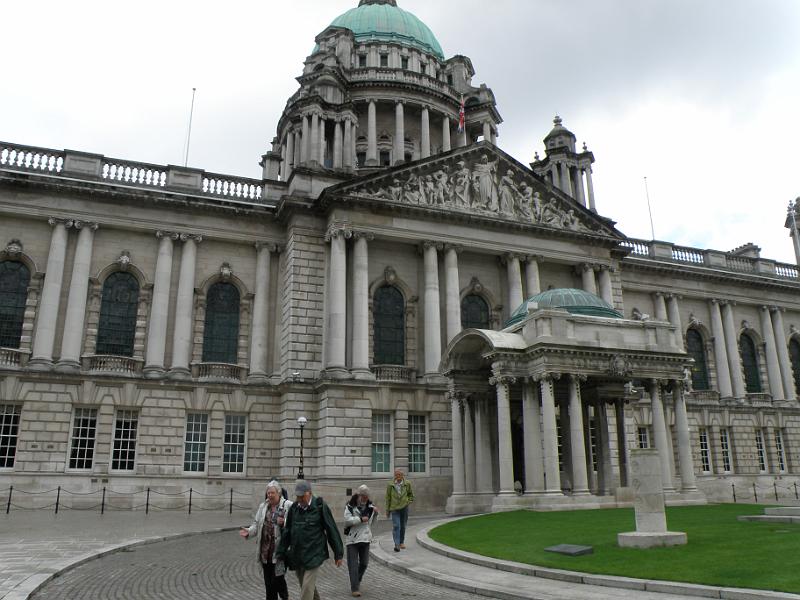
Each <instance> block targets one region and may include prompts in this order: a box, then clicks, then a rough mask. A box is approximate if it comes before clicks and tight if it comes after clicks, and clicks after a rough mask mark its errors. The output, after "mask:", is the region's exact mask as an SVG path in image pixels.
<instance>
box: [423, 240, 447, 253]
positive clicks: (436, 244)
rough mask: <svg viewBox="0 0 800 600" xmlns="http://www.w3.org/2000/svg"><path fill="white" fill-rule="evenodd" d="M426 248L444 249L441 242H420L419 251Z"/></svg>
mask: <svg viewBox="0 0 800 600" xmlns="http://www.w3.org/2000/svg"><path fill="white" fill-rule="evenodd" d="M428 248H435V249H436V250H442V249H443V248H444V244H443V243H442V242H437V241H435V240H424V241H422V242H420V245H419V249H420V251H423V252H424V251H425V250H427V249H428Z"/></svg>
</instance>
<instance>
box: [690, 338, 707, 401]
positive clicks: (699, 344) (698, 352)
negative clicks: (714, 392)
mask: <svg viewBox="0 0 800 600" xmlns="http://www.w3.org/2000/svg"><path fill="white" fill-rule="evenodd" d="M686 352H687V353H688V354H689V356H690V357H692V358H693V359H694V365H693V366H692V388H694V389H696V390H707V389H708V365H707V364H706V349H705V344H703V336H701V335H700V332H699V331H697V330H696V329H689V330H688V331H687V332H686Z"/></svg>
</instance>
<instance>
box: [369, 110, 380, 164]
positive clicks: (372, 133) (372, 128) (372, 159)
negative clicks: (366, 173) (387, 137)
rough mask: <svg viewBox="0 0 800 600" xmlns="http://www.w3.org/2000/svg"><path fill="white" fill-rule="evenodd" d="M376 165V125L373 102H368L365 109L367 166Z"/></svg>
mask: <svg viewBox="0 0 800 600" xmlns="http://www.w3.org/2000/svg"><path fill="white" fill-rule="evenodd" d="M377 164H378V125H377V117H376V108H375V100H370V101H369V106H368V108H367V166H368V167H374V166H376V165H377Z"/></svg>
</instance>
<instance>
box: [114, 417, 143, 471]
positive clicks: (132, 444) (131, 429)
mask: <svg viewBox="0 0 800 600" xmlns="http://www.w3.org/2000/svg"><path fill="white" fill-rule="evenodd" d="M138 428H139V413H137V412H136V411H135V410H119V411H117V417H116V419H115V420H114V449H113V451H112V455H111V468H112V469H113V470H115V471H133V470H134V468H135V463H136V432H137V430H138Z"/></svg>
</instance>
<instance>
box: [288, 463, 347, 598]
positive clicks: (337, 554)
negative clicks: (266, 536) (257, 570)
mask: <svg viewBox="0 0 800 600" xmlns="http://www.w3.org/2000/svg"><path fill="white" fill-rule="evenodd" d="M294 495H295V496H296V497H297V500H296V501H295V503H294V504H292V507H291V508H290V509H289V513H288V515H287V516H286V525H285V528H284V530H283V536H282V537H281V543H280V545H279V546H278V550H277V552H276V556H277V557H278V558H280V559H283V560H284V561H285V562H286V565H287V566H288V567H289V568H290V569H292V570H293V571H295V572H296V573H297V580H298V581H299V582H300V600H313V599H314V598H315V597H316V598H319V595H318V594H317V593H316V587H317V573H318V572H319V568H320V566H321V565H322V563H323V562H325V561H326V560H328V546H330V547H331V550H333V558H334V560H335V561H336V566H337V567H340V566H341V565H342V557H343V556H344V545H343V544H342V538H341V536H340V535H339V530H338V529H337V527H336V523H335V522H334V520H333V515H332V514H331V509H330V508H328V505H327V504H325V502H324V501H323V500H322V498H318V497H314V496H313V495H312V494H311V484H309V483H308V482H307V481H303V480H302V479H301V480H299V481H298V482H297V484H296V485H295V488H294Z"/></svg>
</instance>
